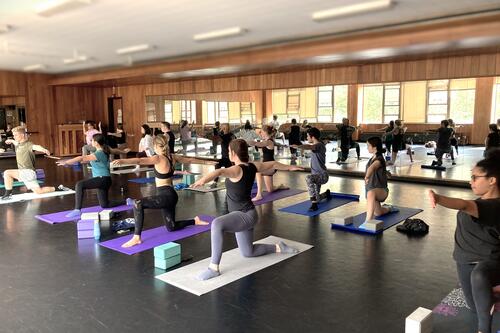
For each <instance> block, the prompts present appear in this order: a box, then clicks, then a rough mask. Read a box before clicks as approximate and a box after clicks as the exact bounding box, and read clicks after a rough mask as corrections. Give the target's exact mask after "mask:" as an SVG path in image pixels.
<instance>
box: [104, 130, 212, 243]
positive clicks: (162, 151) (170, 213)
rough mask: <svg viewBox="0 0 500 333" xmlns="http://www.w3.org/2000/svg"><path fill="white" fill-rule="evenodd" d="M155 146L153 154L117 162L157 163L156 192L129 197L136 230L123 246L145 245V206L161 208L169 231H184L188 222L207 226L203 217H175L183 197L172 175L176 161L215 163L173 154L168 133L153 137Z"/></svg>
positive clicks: (116, 163)
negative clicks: (143, 236)
mask: <svg viewBox="0 0 500 333" xmlns="http://www.w3.org/2000/svg"><path fill="white" fill-rule="evenodd" d="M153 148H154V152H155V153H156V155H154V156H151V157H140V158H128V159H120V160H114V161H113V163H112V164H113V165H120V164H128V163H130V164H138V165H154V173H155V185H156V195H152V196H149V197H145V198H142V199H136V200H132V199H127V204H129V205H133V206H134V217H135V231H134V236H133V237H132V239H130V240H129V241H128V242H126V243H125V244H123V245H122V247H131V246H134V245H138V244H141V242H142V241H141V233H142V227H143V223H144V209H161V212H162V215H163V219H164V222H165V227H166V228H167V230H168V231H175V230H180V229H183V228H185V227H187V226H188V225H194V224H199V225H204V224H207V223H206V222H202V221H200V220H199V219H197V218H196V219H190V220H183V221H176V220H175V207H176V205H177V201H178V200H179V197H178V196H177V192H176V191H175V190H174V188H173V186H172V176H173V175H174V172H175V171H174V167H175V163H176V162H179V163H193V164H194V163H198V164H213V163H214V162H211V161H206V160H200V159H197V158H191V157H184V156H179V155H174V154H171V152H170V149H169V145H168V139H167V138H166V137H165V136H164V135H157V136H156V137H155V138H154V140H153Z"/></svg>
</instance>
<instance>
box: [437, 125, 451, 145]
mask: <svg viewBox="0 0 500 333" xmlns="http://www.w3.org/2000/svg"><path fill="white" fill-rule="evenodd" d="M452 135H453V129H452V128H449V127H440V128H438V140H437V144H436V146H437V148H441V149H449V148H450V146H451V144H450V139H451V137H452Z"/></svg>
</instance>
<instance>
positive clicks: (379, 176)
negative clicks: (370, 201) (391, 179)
mask: <svg viewBox="0 0 500 333" xmlns="http://www.w3.org/2000/svg"><path fill="white" fill-rule="evenodd" d="M375 161H379V162H380V164H382V165H381V167H380V168H378V169H377V170H375V172H373V173H372V175H371V176H370V178H369V179H368V184H366V185H365V188H366V190H367V191H370V190H373V189H374V188H384V189H386V188H387V171H386V170H385V160H384V157H383V156H381V155H378V156H375V157H372V158H370V160H369V161H368V163H367V164H366V169H365V170H366V171H368V168H369V167H370V166H371V165H372V164H373V163H375Z"/></svg>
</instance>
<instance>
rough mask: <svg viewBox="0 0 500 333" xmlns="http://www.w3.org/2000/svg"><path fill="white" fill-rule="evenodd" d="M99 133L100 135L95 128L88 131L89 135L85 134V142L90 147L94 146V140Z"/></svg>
mask: <svg viewBox="0 0 500 333" xmlns="http://www.w3.org/2000/svg"><path fill="white" fill-rule="evenodd" d="M97 133H100V132H99V131H98V130H96V129H95V128H94V129H91V130H88V131H87V134H85V141H86V142H87V144H88V145H91V144H92V138H93V137H94V135H95V134H97Z"/></svg>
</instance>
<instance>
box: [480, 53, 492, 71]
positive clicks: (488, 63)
mask: <svg viewBox="0 0 500 333" xmlns="http://www.w3.org/2000/svg"><path fill="white" fill-rule="evenodd" d="M492 73H496V55H495V54H481V55H480V56H479V75H480V76H487V75H492Z"/></svg>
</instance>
